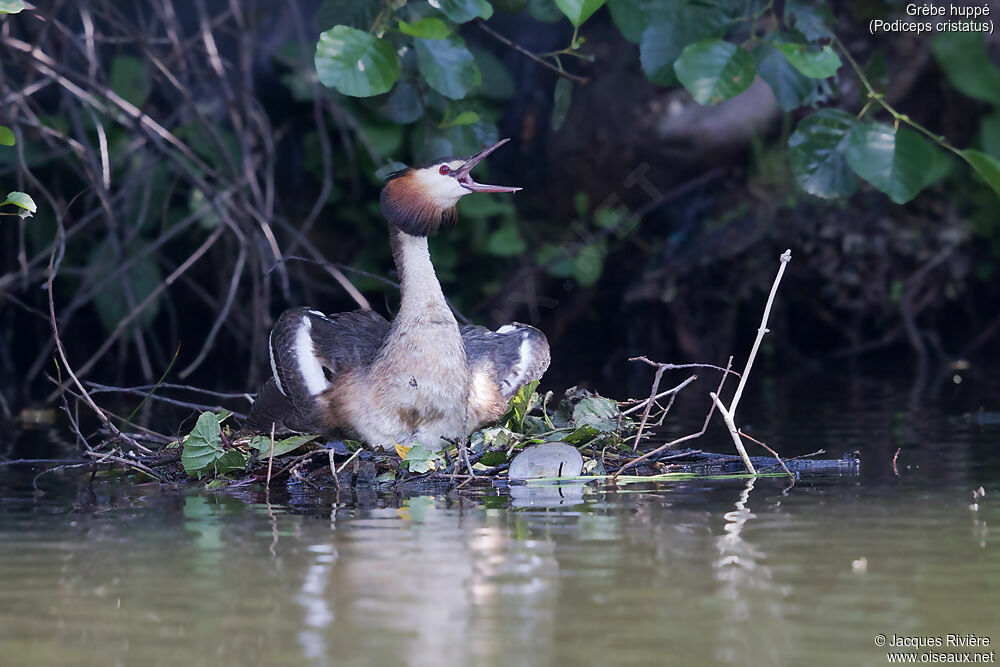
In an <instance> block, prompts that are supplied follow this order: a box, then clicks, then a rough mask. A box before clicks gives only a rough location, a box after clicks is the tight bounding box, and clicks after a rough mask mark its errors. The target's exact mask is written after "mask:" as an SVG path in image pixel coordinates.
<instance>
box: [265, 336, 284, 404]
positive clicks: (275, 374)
mask: <svg viewBox="0 0 1000 667" xmlns="http://www.w3.org/2000/svg"><path fill="white" fill-rule="evenodd" d="M273 337H274V329H271V333H269V334H267V352H268V354H269V355H270V356H271V377H273V378H274V384H275V385H276V386H277V387H278V391H280V392H281V395H282V396H288V394H286V393H285V388H284V387H282V386H281V378H279V377H278V367H277V366H276V365H275V363H274V344H273V343H272V342H271V339H272V338H273Z"/></svg>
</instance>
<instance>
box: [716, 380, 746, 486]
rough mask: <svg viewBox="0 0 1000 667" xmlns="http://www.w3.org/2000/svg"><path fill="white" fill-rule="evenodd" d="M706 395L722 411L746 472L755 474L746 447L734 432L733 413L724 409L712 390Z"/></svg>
mask: <svg viewBox="0 0 1000 667" xmlns="http://www.w3.org/2000/svg"><path fill="white" fill-rule="evenodd" d="M708 395H709V396H711V397H712V400H713V401H715V407H717V408H719V412H720V413H722V419H723V421H725V422H726V426H727V427H728V428H729V434H730V435H731V436H733V444H734V445H736V451H737V452H739V453H740V457H742V458H743V464H744V465H745V466H746V467H747V472H749V473H750V474H751V475H756V474H757V470H756V469H754V467H753V463H752V462H751V461H750V455H749V454H747V450H746V447H744V446H743V441H742V440H740V436H739V435H738V434H737V432H736V422H735V421H733V413H732V412H730V411H729V410H727V409H726V406H724V405H723V404H722V401H720V400H719V395H718V394H716V393H715V392H714V391H713V392H709V394H708Z"/></svg>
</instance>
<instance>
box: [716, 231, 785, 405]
mask: <svg viewBox="0 0 1000 667" xmlns="http://www.w3.org/2000/svg"><path fill="white" fill-rule="evenodd" d="M779 259H780V260H781V265H780V266H779V267H778V275H776V276H775V277H774V284H772V285H771V293H770V294H768V296H767V304H766V305H765V306H764V316H763V317H762V318H761V320H760V328H759V329H757V338H755V339H754V341H753V347H752V348H751V349H750V357H749V358H748V359H747V365H746V366H745V367H744V368H743V375H741V376H740V383H739V384H738V385H737V386H736V393H735V394H734V395H733V400H732V401H731V402H730V403H729V412H730V414H732V415H733V417H734V418H735V417H736V406H737V405H739V403H740V398H741V397H742V396H743V388H744V387H745V386H746V384H747V378H749V377H750V369H751V368H752V367H753V362H754V359H755V358H756V357H757V350H758V349H759V348H760V342H761V341H762V340H763V339H764V334H766V333H767V318H768V317H770V316H771V305H772V304H773V303H774V295H775V294H777V293H778V283H780V282H781V277H782V276H783V275H784V274H785V267H786V266H788V262H790V261H792V251H791V250H786V251H785V252H783V253H782V254H781V257H780V258H779Z"/></svg>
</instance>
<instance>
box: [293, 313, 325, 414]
mask: <svg viewBox="0 0 1000 667" xmlns="http://www.w3.org/2000/svg"><path fill="white" fill-rule="evenodd" d="M311 331H312V322H310V321H309V316H308V315H305V316H303V317H302V326H301V327H299V328H298V329H297V330H296V331H295V360H296V361H297V362H298V364H299V372H300V373H301V374H302V381H303V382H304V383H305V385H306V390H307V391H308V392H309V393H310V394H312V395H313V396H315V395H316V394H319V393H322V392H323V390H325V389H326V388H327V387H328V386H329V383H328V382H327V381H326V375H324V374H323V366H322V365H321V364H320V363H319V361H318V360H317V359H316V354H315V352H313V341H312V333H311Z"/></svg>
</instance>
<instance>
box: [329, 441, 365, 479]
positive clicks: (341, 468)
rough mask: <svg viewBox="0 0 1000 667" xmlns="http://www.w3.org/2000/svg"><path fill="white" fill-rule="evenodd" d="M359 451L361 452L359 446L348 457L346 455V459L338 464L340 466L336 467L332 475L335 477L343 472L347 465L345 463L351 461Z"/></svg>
mask: <svg viewBox="0 0 1000 667" xmlns="http://www.w3.org/2000/svg"><path fill="white" fill-rule="evenodd" d="M331 451H333V450H331ZM360 453H361V448H360V447H358V448H357V449H355V450H354V453H353V454H351V455H350V457H348V459H347V460H346V461H344V462H343V463H341V464H340V467H339V468H337V470H336V472H334V473H333V476H334V477H336V476H337V475H339V474H340V473H342V472H344V468H346V467H347V464H348V463H350V462H351V461H353V460H354V457H356V456H357V455H358V454H360Z"/></svg>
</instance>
